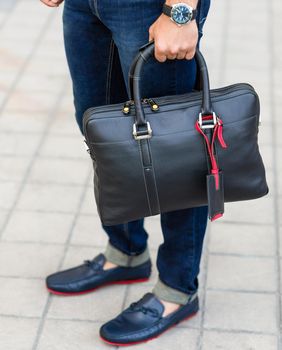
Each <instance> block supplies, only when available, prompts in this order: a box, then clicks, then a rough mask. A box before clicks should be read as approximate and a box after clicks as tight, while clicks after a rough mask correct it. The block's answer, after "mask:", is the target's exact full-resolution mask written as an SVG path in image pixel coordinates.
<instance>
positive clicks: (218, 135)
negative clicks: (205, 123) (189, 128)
mask: <svg viewBox="0 0 282 350" xmlns="http://www.w3.org/2000/svg"><path fill="white" fill-rule="evenodd" d="M213 118H214V117H213V116H212V115H208V116H204V117H202V120H213ZM195 127H196V130H197V131H198V132H199V133H200V134H201V135H202V136H203V137H204V139H205V142H206V144H207V149H208V154H209V157H210V162H211V174H213V175H214V177H215V187H216V189H219V175H218V173H219V169H218V164H217V161H216V157H215V153H214V144H215V140H216V139H218V141H219V143H220V145H221V147H222V148H227V145H226V143H225V141H224V139H223V131H222V129H223V123H222V121H221V120H220V119H219V118H217V123H216V124H215V126H214V127H213V134H212V140H211V141H210V140H209V138H208V137H207V135H206V134H205V133H204V132H203V130H202V128H201V127H200V124H199V121H198V120H197V122H196V124H195Z"/></svg>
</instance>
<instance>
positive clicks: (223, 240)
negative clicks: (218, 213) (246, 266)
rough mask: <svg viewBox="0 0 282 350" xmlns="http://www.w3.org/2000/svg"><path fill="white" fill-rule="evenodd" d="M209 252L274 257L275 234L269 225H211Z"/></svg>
mask: <svg viewBox="0 0 282 350" xmlns="http://www.w3.org/2000/svg"><path fill="white" fill-rule="evenodd" d="M209 251H210V252H212V253H224V254H240V255H262V256H273V255H275V232H274V227H273V226H271V225H261V226H259V225H233V224H228V223H224V222H218V223H216V222H214V223H212V225H211V232H210V242H209Z"/></svg>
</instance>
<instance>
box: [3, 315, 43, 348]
mask: <svg viewBox="0 0 282 350" xmlns="http://www.w3.org/2000/svg"><path fill="white" fill-rule="evenodd" d="M0 324H1V327H0V348H1V349H6V350H30V349H32V345H33V341H34V338H35V335H36V331H37V328H38V324H39V320H37V319H20V318H14V317H3V316H0Z"/></svg>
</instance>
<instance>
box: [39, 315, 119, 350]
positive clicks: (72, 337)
mask: <svg viewBox="0 0 282 350" xmlns="http://www.w3.org/2000/svg"><path fill="white" fill-rule="evenodd" d="M101 325H102V323H101V324H100V323H92V322H82V321H80V322H74V321H58V320H47V321H46V325H45V327H44V330H43V334H42V337H41V339H40V342H39V346H38V350H77V349H83V350H93V349H99V350H103V349H105V350H114V349H116V347H112V346H109V345H107V344H105V343H104V342H102V340H100V337H99V329H100V326H101Z"/></svg>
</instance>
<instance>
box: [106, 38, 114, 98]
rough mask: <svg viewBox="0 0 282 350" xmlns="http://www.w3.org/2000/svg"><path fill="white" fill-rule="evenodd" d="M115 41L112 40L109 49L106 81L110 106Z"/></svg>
mask: <svg viewBox="0 0 282 350" xmlns="http://www.w3.org/2000/svg"><path fill="white" fill-rule="evenodd" d="M114 51H115V50H114V41H113V39H111V43H110V49H109V63H108V71H107V79H106V104H110V102H111V101H110V99H111V80H112V70H113V57H114Z"/></svg>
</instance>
